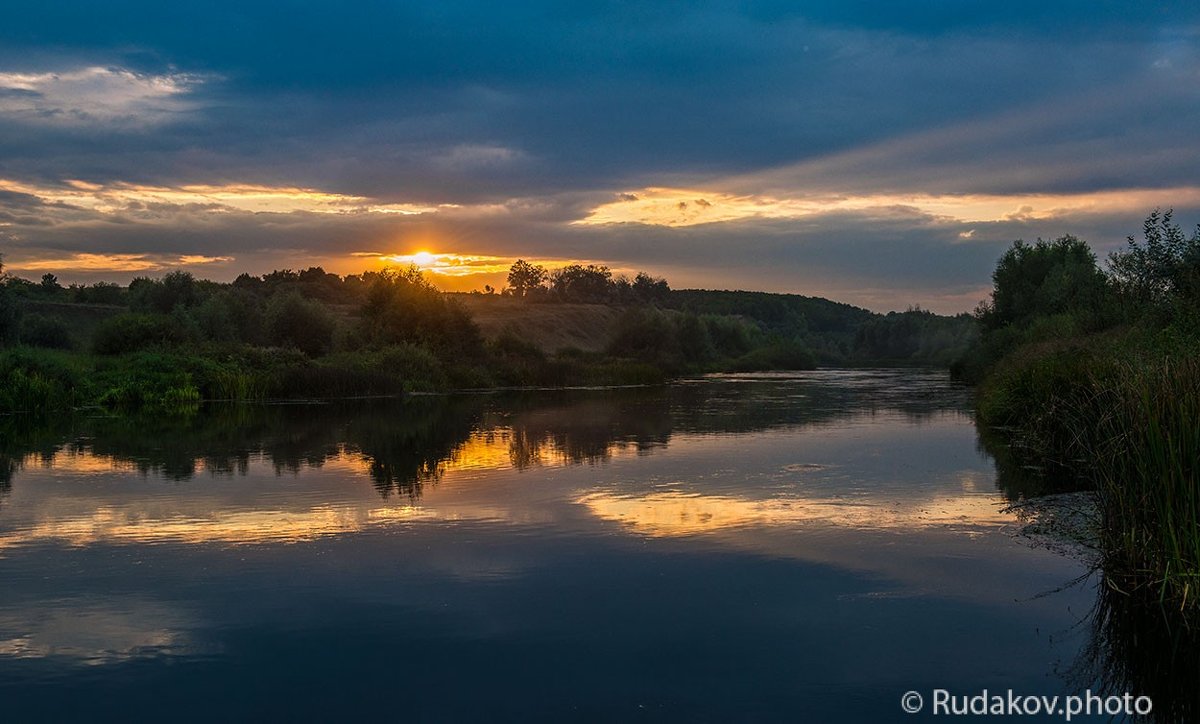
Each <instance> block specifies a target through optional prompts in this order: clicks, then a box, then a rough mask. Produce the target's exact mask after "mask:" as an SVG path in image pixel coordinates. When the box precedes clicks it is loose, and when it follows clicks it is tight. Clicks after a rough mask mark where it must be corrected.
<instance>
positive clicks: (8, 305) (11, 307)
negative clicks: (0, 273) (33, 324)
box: [0, 279, 21, 345]
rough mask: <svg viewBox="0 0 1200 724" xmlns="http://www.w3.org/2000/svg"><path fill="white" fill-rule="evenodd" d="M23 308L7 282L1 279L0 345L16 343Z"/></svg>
mask: <svg viewBox="0 0 1200 724" xmlns="http://www.w3.org/2000/svg"><path fill="white" fill-rule="evenodd" d="M20 322H21V307H20V306H19V304H18V302H17V296H16V294H14V293H13V291H12V290H11V289H9V288H8V284H7V283H5V280H3V279H0V345H5V344H9V343H11V342H15V341H16V339H17V332H18V330H19V329H20Z"/></svg>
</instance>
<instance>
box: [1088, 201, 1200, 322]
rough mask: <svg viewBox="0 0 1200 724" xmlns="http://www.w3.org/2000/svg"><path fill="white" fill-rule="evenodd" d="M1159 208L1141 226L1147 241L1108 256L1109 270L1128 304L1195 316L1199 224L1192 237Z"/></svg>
mask: <svg viewBox="0 0 1200 724" xmlns="http://www.w3.org/2000/svg"><path fill="white" fill-rule="evenodd" d="M1171 216H1172V212H1171V211H1170V210H1167V211H1166V212H1163V213H1160V212H1159V211H1158V210H1157V209H1156V210H1155V211H1154V212H1153V213H1152V214H1150V216H1149V217H1147V218H1146V221H1145V223H1144V224H1143V226H1142V235H1143V237H1144V241H1142V242H1140V243H1139V242H1138V241H1136V240H1135V239H1134V238H1133V237H1132V236H1130V237H1129V246H1128V247H1127V248H1126V249H1124V250H1123V251H1118V252H1114V253H1113V254H1111V255H1110V256H1109V261H1108V264H1109V269H1110V272H1111V275H1112V279H1113V283H1114V285H1115V286H1116V288H1117V290H1118V293H1119V294H1120V295H1121V297H1122V298H1123V300H1124V301H1125V302H1127V305H1129V306H1133V307H1149V308H1151V309H1153V310H1154V311H1157V312H1161V313H1167V314H1184V315H1187V316H1192V315H1194V314H1195V313H1196V307H1197V305H1200V226H1197V227H1196V231H1195V232H1194V233H1193V234H1192V236H1191V238H1188V237H1187V236H1185V235H1184V233H1183V230H1182V229H1181V228H1180V227H1179V225H1177V224H1175V223H1174V222H1173V221H1172V220H1171Z"/></svg>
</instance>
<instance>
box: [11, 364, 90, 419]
mask: <svg viewBox="0 0 1200 724" xmlns="http://www.w3.org/2000/svg"><path fill="white" fill-rule="evenodd" d="M87 392H88V378H87V375H86V374H85V373H84V372H83V371H82V370H81V369H80V368H79V367H78V366H77V365H76V364H73V363H72V362H71V361H70V359H69V358H67V357H64V356H62V355H60V354H56V353H52V352H43V351H36V350H30V349H15V350H9V351H7V352H4V353H3V354H0V411H2V412H26V413H30V414H46V413H50V412H56V411H59V410H63V409H70V408H71V407H73V406H76V405H80V404H83V403H84V402H85V401H86V399H87Z"/></svg>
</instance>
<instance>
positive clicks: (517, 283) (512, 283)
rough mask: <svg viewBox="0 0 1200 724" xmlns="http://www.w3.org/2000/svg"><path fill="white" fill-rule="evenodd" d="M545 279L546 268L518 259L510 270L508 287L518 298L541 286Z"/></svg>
mask: <svg viewBox="0 0 1200 724" xmlns="http://www.w3.org/2000/svg"><path fill="white" fill-rule="evenodd" d="M544 281H546V269H545V268H544V267H542V266H541V265H539V264H530V263H529V262H527V261H525V260H524V259H517V260H516V261H515V262H513V265H512V266H511V267H510V268H509V270H508V287H509V289H511V290H512V295H513V296H514V297H517V298H518V299H520V298H523V297H525V296H526V295H527V294H528V293H529V291H530V290H532V289H534V288H536V287H540V286H541V285H542V283H543V282H544Z"/></svg>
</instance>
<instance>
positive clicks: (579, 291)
mask: <svg viewBox="0 0 1200 724" xmlns="http://www.w3.org/2000/svg"><path fill="white" fill-rule="evenodd" d="M611 279H612V272H611V271H610V270H609V268H608V267H606V266H600V265H596V264H588V265H587V266H582V265H580V264H571V265H569V266H565V267H563V268H562V269H559V270H558V271H556V272H554V273H553V274H552V275H550V286H551V288H552V289H553V290H554V293H555V294H557V295H558V296H559V297H560V298H562V299H565V300H567V301H571V302H603V301H605V300H606V299H608V297H609V291H610V286H611Z"/></svg>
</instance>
